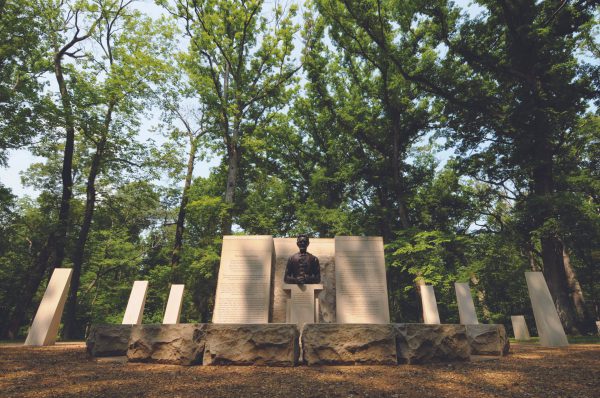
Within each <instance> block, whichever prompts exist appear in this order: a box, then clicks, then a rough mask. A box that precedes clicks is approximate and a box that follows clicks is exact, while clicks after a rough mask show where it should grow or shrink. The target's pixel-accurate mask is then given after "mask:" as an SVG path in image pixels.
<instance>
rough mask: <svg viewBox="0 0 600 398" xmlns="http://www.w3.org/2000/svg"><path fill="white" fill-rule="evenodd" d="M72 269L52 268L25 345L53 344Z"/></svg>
mask: <svg viewBox="0 0 600 398" xmlns="http://www.w3.org/2000/svg"><path fill="white" fill-rule="evenodd" d="M72 271H73V270H72V269H70V268H55V269H54V272H53V273H52V277H51V278H50V282H48V287H47V288H46V292H45V293H44V297H42V301H41V302H40V306H39V307H38V310H37V312H36V314H35V318H33V323H32V324H31V328H30V329H29V333H28V334H27V339H26V340H25V345H35V346H42V345H53V344H54V342H55V341H56V333H58V326H59V325H60V318H61V317H62V313H63V309H64V308H65V302H66V301H67V292H68V290H69V283H70V282H71V273H72Z"/></svg>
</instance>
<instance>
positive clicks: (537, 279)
mask: <svg viewBox="0 0 600 398" xmlns="http://www.w3.org/2000/svg"><path fill="white" fill-rule="evenodd" d="M525 279H526V281H527V290H529V298H530V299H531V306H532V307H533V316H534V317H535V324H536V326H537V329H538V334H539V336H540V344H541V345H543V346H546V347H565V346H568V345H569V342H568V341H567V336H566V335H565V330H564V329H563V327H562V324H561V323H560V318H559V317H558V312H556V307H555V306H554V301H553V300H552V296H551V295H550V290H548V285H547V284H546V280H545V279H544V275H543V274H542V273H541V272H525Z"/></svg>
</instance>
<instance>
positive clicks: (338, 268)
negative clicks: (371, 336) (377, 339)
mask: <svg viewBox="0 0 600 398" xmlns="http://www.w3.org/2000/svg"><path fill="white" fill-rule="evenodd" d="M335 279H336V318H337V323H389V322H390V311H389V304H388V295H387V283H386V275H385V259H384V254H383V239H382V238H381V237H364V236H336V237H335Z"/></svg>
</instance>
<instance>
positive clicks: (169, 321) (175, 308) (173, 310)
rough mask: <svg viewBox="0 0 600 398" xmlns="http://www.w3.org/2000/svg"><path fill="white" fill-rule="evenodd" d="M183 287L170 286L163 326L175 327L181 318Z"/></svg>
mask: <svg viewBox="0 0 600 398" xmlns="http://www.w3.org/2000/svg"><path fill="white" fill-rule="evenodd" d="M184 288H185V285H171V290H170V291H169V299H168V300H167V308H166V309H165V316H164V317H163V325H175V324H178V323H179V317H180V316H181V305H182V304H183V290H184Z"/></svg>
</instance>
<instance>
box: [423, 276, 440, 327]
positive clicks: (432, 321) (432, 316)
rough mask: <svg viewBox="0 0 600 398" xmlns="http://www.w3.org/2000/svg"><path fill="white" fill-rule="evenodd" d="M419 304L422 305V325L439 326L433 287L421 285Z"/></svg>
mask: <svg viewBox="0 0 600 398" xmlns="http://www.w3.org/2000/svg"><path fill="white" fill-rule="evenodd" d="M419 289H420V291H421V302H422V304H423V323H425V324H428V325H439V324H440V323H441V322H440V314H439V312H438V307H437V301H436V299H435V292H434V291H433V286H429V285H421V286H419Z"/></svg>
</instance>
